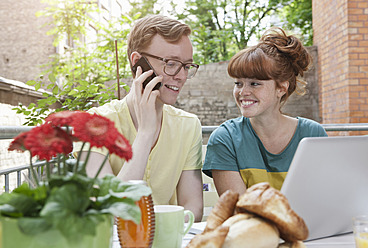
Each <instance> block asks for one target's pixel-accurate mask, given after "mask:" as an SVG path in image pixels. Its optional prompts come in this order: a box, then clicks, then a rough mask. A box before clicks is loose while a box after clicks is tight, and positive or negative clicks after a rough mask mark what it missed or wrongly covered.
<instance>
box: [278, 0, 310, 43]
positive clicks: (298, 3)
mask: <svg viewBox="0 0 368 248" xmlns="http://www.w3.org/2000/svg"><path fill="white" fill-rule="evenodd" d="M280 18H281V19H282V20H283V21H284V23H285V27H286V28H287V29H288V30H294V31H296V33H300V34H301V35H302V36H303V38H304V45H306V46H311V45H313V27H312V0H293V1H291V3H290V4H289V5H287V6H285V7H284V8H283V10H282V11H281V13H280Z"/></svg>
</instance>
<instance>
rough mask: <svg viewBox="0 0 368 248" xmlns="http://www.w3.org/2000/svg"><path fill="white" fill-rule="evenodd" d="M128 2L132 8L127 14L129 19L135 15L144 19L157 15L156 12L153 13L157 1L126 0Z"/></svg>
mask: <svg viewBox="0 0 368 248" xmlns="http://www.w3.org/2000/svg"><path fill="white" fill-rule="evenodd" d="M128 2H129V4H130V6H131V7H132V8H131V9H130V11H129V12H128V14H127V15H128V16H130V17H136V16H137V15H138V16H139V17H144V16H146V15H149V14H158V11H154V7H155V5H156V4H157V0H138V1H134V0H128ZM139 17H138V18H139ZM136 18H137V17H136Z"/></svg>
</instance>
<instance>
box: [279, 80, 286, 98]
mask: <svg viewBox="0 0 368 248" xmlns="http://www.w3.org/2000/svg"><path fill="white" fill-rule="evenodd" d="M288 89H289V81H285V82H282V83H280V84H279V87H278V88H277V93H278V96H279V97H280V98H281V97H282V96H283V95H285V94H286V93H287V92H288Z"/></svg>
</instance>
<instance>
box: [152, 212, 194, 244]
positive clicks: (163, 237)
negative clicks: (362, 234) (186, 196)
mask: <svg viewBox="0 0 368 248" xmlns="http://www.w3.org/2000/svg"><path fill="white" fill-rule="evenodd" d="M154 211H155V236H154V238H153V245H152V248H180V247H181V246H182V241H183V237H184V235H185V234H187V232H188V231H189V229H190V227H191V226H192V225H193V222H194V214H193V213H192V212H191V211H189V210H184V208H183V207H182V206H175V205H156V206H154ZM185 216H188V219H189V221H188V223H187V225H184V219H185Z"/></svg>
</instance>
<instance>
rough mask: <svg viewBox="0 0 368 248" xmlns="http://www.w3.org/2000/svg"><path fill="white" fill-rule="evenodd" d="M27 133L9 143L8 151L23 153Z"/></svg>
mask: <svg viewBox="0 0 368 248" xmlns="http://www.w3.org/2000/svg"><path fill="white" fill-rule="evenodd" d="M27 135H28V132H26V133H21V134H19V135H18V136H17V137H15V138H14V140H13V141H12V142H11V143H10V145H9V148H8V151H21V152H23V151H25V150H27V149H26V147H25V146H24V140H25V139H26V138H27Z"/></svg>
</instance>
